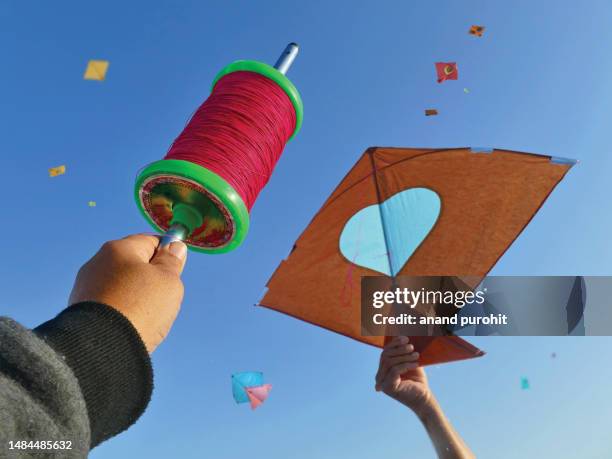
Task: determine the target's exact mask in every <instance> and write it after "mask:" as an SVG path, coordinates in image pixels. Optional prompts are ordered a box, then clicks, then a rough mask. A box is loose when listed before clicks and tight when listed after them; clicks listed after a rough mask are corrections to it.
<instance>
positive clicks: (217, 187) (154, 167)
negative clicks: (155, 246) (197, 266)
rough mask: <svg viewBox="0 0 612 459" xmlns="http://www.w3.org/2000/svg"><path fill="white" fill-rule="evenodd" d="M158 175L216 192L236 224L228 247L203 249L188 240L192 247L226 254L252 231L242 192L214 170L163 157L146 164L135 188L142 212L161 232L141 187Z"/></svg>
mask: <svg viewBox="0 0 612 459" xmlns="http://www.w3.org/2000/svg"><path fill="white" fill-rule="evenodd" d="M156 175H173V176H177V177H183V178H186V179H188V180H192V181H194V182H196V183H197V184H199V185H200V186H201V187H202V188H205V189H206V190H208V191H209V192H210V193H212V194H214V195H215V196H216V197H217V198H218V199H219V200H220V201H221V202H222V203H223V205H225V207H226V208H227V210H228V211H229V213H230V214H231V216H232V218H233V220H234V225H235V227H236V231H235V233H234V237H233V238H232V239H231V240H230V241H229V242H228V243H227V244H226V245H225V246H223V247H219V248H204V247H198V246H195V245H191V244H189V243H187V245H188V247H189V248H190V249H191V250H193V251H196V252H202V253H210V254H212V253H225V252H229V251H231V250H233V249H235V248H236V247H238V246H239V245H240V244H241V243H242V241H244V238H245V237H246V235H247V233H248V231H249V211H248V210H247V208H246V206H245V204H244V202H243V201H242V198H241V197H240V195H239V194H238V193H237V192H236V190H234V188H233V187H232V186H231V185H230V184H229V183H227V182H226V181H225V180H223V179H222V178H221V177H220V176H218V175H217V174H215V173H214V172H211V171H209V170H208V169H206V168H204V167H202V166H199V165H197V164H194V163H190V162H189V161H183V160H180V159H162V160H160V161H155V162H154V163H151V164H149V165H148V166H147V167H145V168H144V170H143V171H142V172H141V173H140V174H139V175H138V178H137V179H136V185H135V187H134V197H135V199H136V204H137V205H138V209H139V210H140V213H141V214H142V215H143V216H144V218H145V219H146V220H147V221H148V222H149V224H150V225H151V226H152V227H153V228H154V229H155V230H156V231H159V232H161V233H163V232H164V230H163V229H162V228H160V227H159V226H158V225H157V223H155V221H154V220H153V219H152V218H151V217H150V215H149V214H148V213H147V212H146V210H145V208H144V206H143V203H142V202H141V200H140V190H141V189H142V185H143V183H144V182H145V181H146V180H147V179H149V178H151V177H154V176H156Z"/></svg>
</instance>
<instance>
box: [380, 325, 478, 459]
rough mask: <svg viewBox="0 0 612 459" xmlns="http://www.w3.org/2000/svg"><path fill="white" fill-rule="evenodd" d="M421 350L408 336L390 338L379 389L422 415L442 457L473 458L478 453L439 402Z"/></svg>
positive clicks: (382, 362) (386, 347)
mask: <svg viewBox="0 0 612 459" xmlns="http://www.w3.org/2000/svg"><path fill="white" fill-rule="evenodd" d="M418 358H419V353H418V352H415V351H414V346H413V345H412V344H410V340H409V339H408V338H407V337H404V336H399V337H395V338H393V339H390V340H389V342H388V343H387V344H386V345H385V347H384V350H383V351H382V353H381V355H380V366H379V368H378V373H377V374H376V390H382V391H383V392H384V393H385V394H387V395H388V396H389V397H391V398H393V399H395V400H397V401H398V402H401V403H402V404H404V405H406V406H407V407H409V408H410V409H411V410H412V411H414V413H415V414H416V415H417V416H418V417H419V420H420V421H421V422H422V423H423V426H424V427H425V430H427V433H428V434H429V438H430V439H431V442H432V443H433V445H434V447H435V448H436V452H437V453H438V457H440V458H449V459H450V458H452V459H473V458H475V457H476V456H474V453H472V452H471V451H470V448H469V447H468V446H467V445H466V444H465V442H464V441H463V439H462V438H461V437H460V436H459V434H458V433H457V431H455V429H454V428H453V426H452V425H451V423H450V422H449V420H448V419H447V418H446V415H445V414H444V412H443V411H442V408H441V407H440V405H439V404H438V402H437V401H436V398H435V397H434V395H433V393H432V392H431V389H430V388H429V383H428V382H427V375H426V374H425V370H423V368H422V367H419V366H418V365H419V364H418Z"/></svg>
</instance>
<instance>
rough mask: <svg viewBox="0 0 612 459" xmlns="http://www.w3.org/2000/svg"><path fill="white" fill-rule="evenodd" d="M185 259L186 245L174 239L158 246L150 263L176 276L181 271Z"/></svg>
mask: <svg viewBox="0 0 612 459" xmlns="http://www.w3.org/2000/svg"><path fill="white" fill-rule="evenodd" d="M186 260H187V246H186V245H185V244H184V243H183V242H181V241H176V242H173V243H172V244H169V245H167V246H164V247H162V248H158V249H157V250H156V251H155V254H154V255H153V258H152V259H151V261H150V263H151V264H152V265H157V266H159V267H160V268H162V269H165V270H166V271H169V272H171V273H173V274H176V275H177V276H178V275H180V274H181V273H182V272H183V268H184V267H185V261H186Z"/></svg>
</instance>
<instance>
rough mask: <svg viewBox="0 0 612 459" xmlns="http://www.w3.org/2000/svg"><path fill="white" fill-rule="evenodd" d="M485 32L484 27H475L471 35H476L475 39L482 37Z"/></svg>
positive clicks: (471, 29) (471, 28)
mask: <svg viewBox="0 0 612 459" xmlns="http://www.w3.org/2000/svg"><path fill="white" fill-rule="evenodd" d="M484 30H485V28H484V26H478V25H473V26H472V27H470V30H469V34H470V35H474V36H475V37H482V34H483V33H484Z"/></svg>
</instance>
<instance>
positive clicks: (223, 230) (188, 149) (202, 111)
mask: <svg viewBox="0 0 612 459" xmlns="http://www.w3.org/2000/svg"><path fill="white" fill-rule="evenodd" d="M297 53H298V45H297V44H295V43H290V44H289V45H287V47H286V48H285V50H284V51H283V53H282V54H281V56H280V57H279V59H278V61H277V62H276V64H275V65H274V67H272V66H270V65H268V64H264V63H262V62H257V61H250V60H242V61H236V62H233V63H232V64H230V65H228V66H227V67H225V68H224V69H223V70H221V72H219V73H218V74H217V77H216V78H215V79H214V81H213V85H212V91H211V94H210V97H209V98H208V99H207V100H206V101H204V103H203V104H202V105H201V106H200V107H199V108H198V109H197V110H196V112H195V113H194V115H193V116H192V118H191V120H190V121H189V123H187V126H185V129H183V132H181V134H180V135H179V136H178V137H177V138H176V140H175V141H174V143H173V144H172V146H171V147H170V149H169V151H168V153H167V154H166V156H165V157H164V159H162V160H160V161H156V162H154V163H152V164H149V165H148V166H146V167H145V168H144V169H143V170H142V172H140V174H139V175H138V177H137V179H136V186H135V198H136V203H137V204H138V207H139V209H140V211H141V213H142V214H143V216H144V217H145V219H146V220H147V221H148V222H149V223H150V224H151V226H153V228H155V229H156V230H157V231H159V232H162V233H165V234H164V236H163V237H162V240H161V242H160V247H163V246H165V245H168V244H170V243H171V242H172V241H176V240H182V241H184V242H185V243H186V244H187V246H188V247H189V248H191V249H192V250H195V251H198V252H203V253H210V254H214V253H224V252H229V251H230V250H233V249H235V248H236V247H238V246H239V245H240V244H241V243H242V241H243V240H244V238H245V237H246V234H247V232H248V228H249V211H250V210H251V207H252V206H253V204H254V203H255V200H256V199H257V196H258V195H259V192H260V191H261V190H262V189H263V187H264V186H265V185H266V183H267V182H268V180H269V178H270V176H271V174H272V171H273V170H274V167H275V165H276V163H277V161H278V159H279V158H280V156H281V154H282V151H283V148H284V147H285V144H286V143H287V142H288V141H289V140H290V139H291V138H293V137H294V136H295V135H296V134H297V132H298V131H299V130H300V126H301V124H302V116H303V107H302V99H301V97H300V94H299V92H298V90H297V89H296V88H295V86H294V85H293V83H291V81H290V80H289V79H288V78H287V77H286V76H285V74H286V73H287V71H288V70H289V68H290V67H291V64H292V63H293V61H294V60H295V58H296V56H297Z"/></svg>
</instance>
